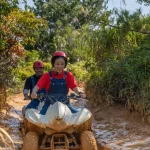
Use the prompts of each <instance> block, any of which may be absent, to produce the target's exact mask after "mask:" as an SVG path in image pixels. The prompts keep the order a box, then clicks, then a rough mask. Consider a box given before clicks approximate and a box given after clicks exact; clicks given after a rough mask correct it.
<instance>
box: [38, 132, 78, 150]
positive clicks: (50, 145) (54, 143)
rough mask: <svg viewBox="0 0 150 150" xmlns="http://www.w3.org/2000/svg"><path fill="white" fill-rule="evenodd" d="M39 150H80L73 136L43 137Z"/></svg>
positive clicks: (54, 135) (55, 135)
mask: <svg viewBox="0 0 150 150" xmlns="http://www.w3.org/2000/svg"><path fill="white" fill-rule="evenodd" d="M39 150H80V147H79V145H78V144H77V142H76V139H75V137H74V136H73V134H64V133H61V134H53V135H45V136H44V138H43V141H42V144H41V146H40V148H39Z"/></svg>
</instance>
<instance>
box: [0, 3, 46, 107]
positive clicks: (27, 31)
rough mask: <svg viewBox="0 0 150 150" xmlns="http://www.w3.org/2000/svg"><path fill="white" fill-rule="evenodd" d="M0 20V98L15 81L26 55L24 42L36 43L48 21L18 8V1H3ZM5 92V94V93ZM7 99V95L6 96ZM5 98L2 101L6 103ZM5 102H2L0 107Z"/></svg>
mask: <svg viewBox="0 0 150 150" xmlns="http://www.w3.org/2000/svg"><path fill="white" fill-rule="evenodd" d="M1 4H2V5H1V22H0V33H1V34H0V100H1V98H2V99H3V98H4V97H3V95H6V89H7V87H11V85H12V82H13V77H14V76H13V74H12V73H13V70H14V69H15V68H16V67H17V63H18V59H19V58H20V57H22V56H23V55H24V47H23V45H22V44H24V45H25V44H27V43H30V44H34V42H35V37H36V36H38V32H37V31H38V29H39V28H40V29H41V28H45V27H46V21H44V20H42V19H40V18H36V17H35V15H34V14H33V13H31V12H29V11H22V10H19V9H18V8H17V5H16V4H17V1H16V0H14V1H13V0H12V1H2V2H1ZM4 93H5V94H4ZM5 100H6V96H5ZM5 100H3V101H2V102H4V103H5ZM2 105H3V103H0V108H1V106H2Z"/></svg>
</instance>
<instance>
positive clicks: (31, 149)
mask: <svg viewBox="0 0 150 150" xmlns="http://www.w3.org/2000/svg"><path fill="white" fill-rule="evenodd" d="M38 142H39V136H38V134H37V133H35V132H28V133H27V134H26V135H25V137H24V142H23V149H22V150H38V147H39V146H38Z"/></svg>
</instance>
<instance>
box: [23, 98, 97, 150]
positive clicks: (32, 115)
mask: <svg viewBox="0 0 150 150" xmlns="http://www.w3.org/2000/svg"><path fill="white" fill-rule="evenodd" d="M48 97H49V98H50V96H48ZM73 98H75V96H73ZM76 99H77V98H76ZM24 125H25V136H24V143H23V150H97V144H96V140H95V137H94V135H93V133H92V131H91V127H92V113H91V112H90V111H89V110H88V109H86V108H81V109H80V110H79V111H78V112H77V113H72V112H71V111H70V109H69V108H68V107H67V105H65V103H63V102H60V101H55V102H53V103H52V105H50V106H49V108H48V110H47V112H46V114H45V115H42V114H40V113H39V110H36V109H27V110H26V112H25V117H24Z"/></svg>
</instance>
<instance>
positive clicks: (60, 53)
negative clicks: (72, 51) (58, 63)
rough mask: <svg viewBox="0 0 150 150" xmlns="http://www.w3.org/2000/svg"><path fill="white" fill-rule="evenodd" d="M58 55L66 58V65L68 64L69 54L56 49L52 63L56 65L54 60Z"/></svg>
mask: <svg viewBox="0 0 150 150" xmlns="http://www.w3.org/2000/svg"><path fill="white" fill-rule="evenodd" d="M58 57H63V58H64V60H65V67H66V65H67V56H66V54H65V53H64V52H62V51H56V52H55V53H54V54H53V56H52V59H51V63H52V66H53V67H54V62H55V60H56V59H57V58H58Z"/></svg>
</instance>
